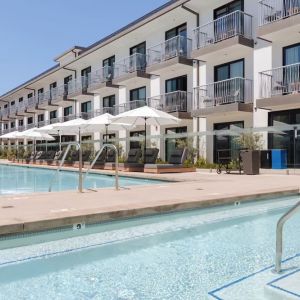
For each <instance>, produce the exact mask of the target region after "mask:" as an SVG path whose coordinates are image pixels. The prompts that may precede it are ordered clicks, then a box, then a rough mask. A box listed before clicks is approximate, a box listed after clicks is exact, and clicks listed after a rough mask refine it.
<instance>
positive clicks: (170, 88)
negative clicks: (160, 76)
mask: <svg viewBox="0 0 300 300" xmlns="http://www.w3.org/2000/svg"><path fill="white" fill-rule="evenodd" d="M186 92H187V76H186V75H185V76H180V77H176V78H172V79H168V80H166V96H165V103H163V106H164V107H165V108H166V109H167V111H168V112H175V111H187V103H186V100H187V98H186V95H187V94H186Z"/></svg>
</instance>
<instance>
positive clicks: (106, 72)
mask: <svg viewBox="0 0 300 300" xmlns="http://www.w3.org/2000/svg"><path fill="white" fill-rule="evenodd" d="M115 61H116V57H115V56H111V57H109V58H106V59H104V60H103V61H102V66H103V78H104V80H105V81H112V79H113V67H114V64H115Z"/></svg>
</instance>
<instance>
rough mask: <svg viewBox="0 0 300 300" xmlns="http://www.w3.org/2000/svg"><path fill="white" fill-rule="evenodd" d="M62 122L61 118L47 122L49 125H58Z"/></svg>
mask: <svg viewBox="0 0 300 300" xmlns="http://www.w3.org/2000/svg"><path fill="white" fill-rule="evenodd" d="M61 121H62V119H61V118H52V119H50V120H49V123H50V124H55V123H60V122H61Z"/></svg>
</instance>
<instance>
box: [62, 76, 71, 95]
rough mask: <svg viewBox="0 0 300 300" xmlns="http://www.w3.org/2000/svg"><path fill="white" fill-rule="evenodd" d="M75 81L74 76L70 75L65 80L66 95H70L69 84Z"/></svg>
mask: <svg viewBox="0 0 300 300" xmlns="http://www.w3.org/2000/svg"><path fill="white" fill-rule="evenodd" d="M72 79H73V76H72V75H69V76H67V77H65V78H64V93H65V95H64V96H66V95H68V92H69V83H70V82H71V81H72Z"/></svg>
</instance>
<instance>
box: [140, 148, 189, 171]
mask: <svg viewBox="0 0 300 300" xmlns="http://www.w3.org/2000/svg"><path fill="white" fill-rule="evenodd" d="M186 158H187V148H182V149H175V150H174V151H173V152H172V153H171V155H170V159H169V161H168V163H167V164H145V167H144V172H145V173H154V174H162V173H184V172H193V171H195V169H194V168H187V167H185V166H184V165H183V164H184V162H185V160H186Z"/></svg>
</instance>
